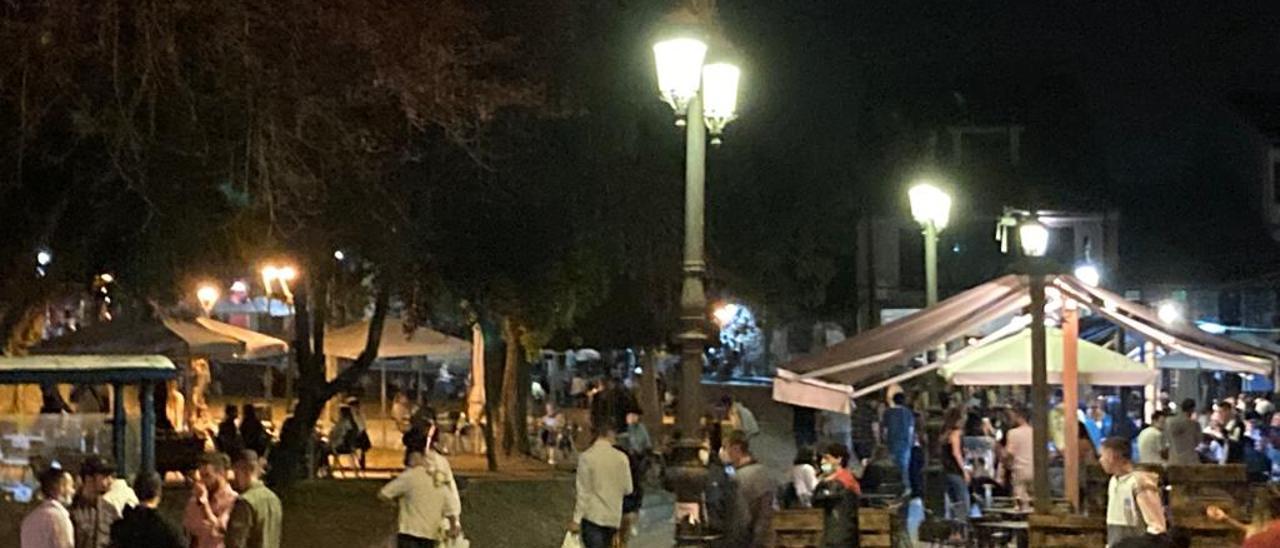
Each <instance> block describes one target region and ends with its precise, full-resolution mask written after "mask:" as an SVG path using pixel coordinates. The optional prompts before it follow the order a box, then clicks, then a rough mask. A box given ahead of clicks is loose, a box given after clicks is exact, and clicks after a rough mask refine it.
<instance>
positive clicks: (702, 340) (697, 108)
mask: <svg viewBox="0 0 1280 548" xmlns="http://www.w3.org/2000/svg"><path fill="white" fill-rule="evenodd" d="M687 121H688V123H687V124H686V125H685V128H686V130H687V133H686V143H685V172H684V175H685V196H684V198H685V200H684V208H685V216H684V265H683V270H684V284H683V286H682V288H681V291H680V317H681V320H682V322H683V323H684V329H683V331H682V332H681V333H680V350H681V351H680V358H681V360H680V370H681V373H680V380H681V383H680V409H679V416H678V418H677V426H678V427H679V429H680V431H681V432H682V433H684V435H685V436H686V437H688V438H690V439H694V438H696V437H697V431H698V421H699V419H700V418H701V416H702V409H703V402H702V351H703V346H704V344H706V340H707V334H706V332H705V330H704V329H703V327H704V326H703V323H704V322H705V316H706V308H707V296H706V293H705V292H704V291H703V287H702V275H703V272H704V271H705V270H706V263H705V262H704V259H703V257H704V254H703V226H704V225H703V207H704V200H705V197H704V188H705V185H706V161H707V144H706V139H707V128H706V126H705V125H704V124H703V121H702V94H701V93H700V92H699V93H698V94H697V95H695V96H694V97H693V100H692V101H690V102H689V115H688V119H687Z"/></svg>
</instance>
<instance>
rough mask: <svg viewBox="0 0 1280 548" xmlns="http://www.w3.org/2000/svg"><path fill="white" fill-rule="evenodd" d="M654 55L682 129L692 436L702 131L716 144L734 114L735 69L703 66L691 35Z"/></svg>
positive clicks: (687, 420)
mask: <svg viewBox="0 0 1280 548" xmlns="http://www.w3.org/2000/svg"><path fill="white" fill-rule="evenodd" d="M653 55H654V61H655V64H656V66H657V70H658V88H659V91H661V93H662V98H663V99H664V100H666V102H667V103H668V104H670V105H671V107H672V109H674V111H675V113H676V116H677V125H683V126H684V127H685V132H686V141H685V221H684V225H685V235H684V262H683V273H684V282H683V284H682V286H681V291H680V316H681V320H682V322H683V323H684V326H683V329H682V331H681V333H680V336H679V338H680V342H681V370H682V373H681V385H680V409H679V416H678V420H677V425H678V426H679V428H680V429H681V431H683V432H684V433H685V434H686V435H691V434H692V433H693V432H695V431H696V430H697V428H698V421H699V418H700V417H701V415H702V413H701V410H702V400H701V397H700V394H699V392H700V386H701V377H702V353H703V348H704V345H705V344H706V339H707V334H706V330H705V325H704V324H705V322H706V316H707V310H706V308H707V297H706V292H705V291H704V289H703V280H702V276H703V274H704V272H705V271H706V261H705V252H704V236H703V230H704V225H705V222H704V205H705V191H704V189H705V185H706V160H707V144H706V140H707V131H708V130H710V131H711V138H712V143H716V144H718V143H719V142H720V133H721V132H722V131H723V130H724V127H725V126H726V125H728V123H729V122H731V121H732V120H733V119H734V117H735V109H736V107H737V93H738V79H739V75H740V71H739V70H738V67H736V66H734V65H732V64H730V63H712V64H706V65H704V64H703V62H704V61H705V60H706V57H707V44H706V42H703V41H702V40H700V39H698V38H695V37H691V36H680V37H676V38H671V39H668V40H663V41H660V42H658V43H656V44H654V45H653ZM681 122H683V124H682V123H681Z"/></svg>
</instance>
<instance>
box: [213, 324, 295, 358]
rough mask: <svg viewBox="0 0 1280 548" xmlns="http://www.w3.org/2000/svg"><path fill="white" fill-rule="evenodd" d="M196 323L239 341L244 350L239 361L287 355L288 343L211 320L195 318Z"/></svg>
mask: <svg viewBox="0 0 1280 548" xmlns="http://www.w3.org/2000/svg"><path fill="white" fill-rule="evenodd" d="M196 323H198V324H200V326H201V327H204V328H205V329H208V330H209V331H212V332H214V333H217V334H219V335H222V336H224V337H230V338H232V339H235V340H238V341H240V343H241V344H243V345H244V350H242V351H241V352H240V355H239V358H240V359H245V360H257V359H262V358H270V357H274V356H280V355H283V354H288V353H289V343H286V342H284V341H282V340H280V339H277V338H275V337H272V336H270V335H263V334H262V333H258V332H257V331H253V330H251V329H245V328H243V327H240V326H237V325H231V324H229V323H223V322H220V321H218V320H214V319H211V318H196Z"/></svg>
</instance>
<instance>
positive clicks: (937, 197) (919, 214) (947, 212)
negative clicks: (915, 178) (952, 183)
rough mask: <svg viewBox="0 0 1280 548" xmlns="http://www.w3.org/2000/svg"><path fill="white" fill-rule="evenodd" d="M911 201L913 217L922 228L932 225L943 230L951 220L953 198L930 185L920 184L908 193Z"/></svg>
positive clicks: (935, 228)
mask: <svg viewBox="0 0 1280 548" xmlns="http://www.w3.org/2000/svg"><path fill="white" fill-rule="evenodd" d="M907 197H908V198H910V199H911V217H912V218H914V219H915V220H916V222H917V223H920V225H921V226H930V225H932V226H933V228H934V230H942V229H944V228H946V227H947V223H948V222H950V220H951V196H948V195H947V193H946V192H943V191H942V190H941V189H939V188H938V187H936V186H933V185H931V184H929V183H920V184H918V185H916V186H913V187H911V190H908V191H907Z"/></svg>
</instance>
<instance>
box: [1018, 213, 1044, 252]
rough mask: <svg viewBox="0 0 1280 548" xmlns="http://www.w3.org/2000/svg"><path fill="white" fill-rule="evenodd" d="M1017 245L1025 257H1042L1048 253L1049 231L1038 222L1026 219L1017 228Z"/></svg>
mask: <svg viewBox="0 0 1280 548" xmlns="http://www.w3.org/2000/svg"><path fill="white" fill-rule="evenodd" d="M1018 243H1019V244H1021V245H1022V254H1023V255H1025V256H1027V257H1043V256H1044V254H1045V253H1046V252H1048V251H1049V229H1048V228H1045V226H1044V225H1042V224H1040V221H1037V220H1035V219H1028V220H1025V221H1023V222H1022V224H1021V225H1019V226H1018Z"/></svg>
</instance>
